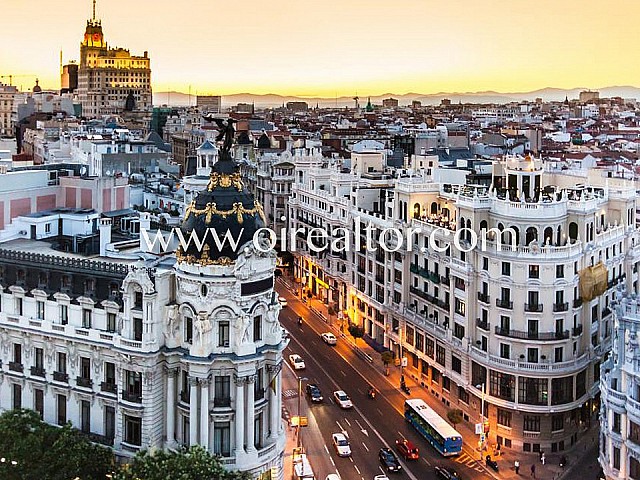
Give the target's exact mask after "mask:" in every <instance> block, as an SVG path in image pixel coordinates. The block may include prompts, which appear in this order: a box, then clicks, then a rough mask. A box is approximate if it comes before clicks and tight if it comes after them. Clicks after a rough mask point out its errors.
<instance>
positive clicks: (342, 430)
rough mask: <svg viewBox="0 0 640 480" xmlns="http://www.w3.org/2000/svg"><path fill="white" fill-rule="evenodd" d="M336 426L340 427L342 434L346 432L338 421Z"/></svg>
mask: <svg viewBox="0 0 640 480" xmlns="http://www.w3.org/2000/svg"><path fill="white" fill-rule="evenodd" d="M336 424H337V425H338V429H340V431H341V432H344V428H342V425H340V422H338V421H337V420H336Z"/></svg>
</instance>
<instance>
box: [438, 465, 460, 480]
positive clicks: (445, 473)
mask: <svg viewBox="0 0 640 480" xmlns="http://www.w3.org/2000/svg"><path fill="white" fill-rule="evenodd" d="M435 470H436V477H438V478H442V479H443V480H458V479H459V478H460V477H459V476H458V474H457V472H456V471H455V470H450V469H447V468H444V467H436V469H435Z"/></svg>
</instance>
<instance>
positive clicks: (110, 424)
mask: <svg viewBox="0 0 640 480" xmlns="http://www.w3.org/2000/svg"><path fill="white" fill-rule="evenodd" d="M104 436H105V437H107V438H108V439H109V440H110V441H112V442H113V439H114V438H115V436H116V409H115V408H114V407H104Z"/></svg>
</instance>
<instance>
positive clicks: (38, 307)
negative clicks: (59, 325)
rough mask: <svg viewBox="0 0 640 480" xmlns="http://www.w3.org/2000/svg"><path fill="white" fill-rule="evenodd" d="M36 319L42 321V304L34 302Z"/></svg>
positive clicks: (39, 301)
mask: <svg viewBox="0 0 640 480" xmlns="http://www.w3.org/2000/svg"><path fill="white" fill-rule="evenodd" d="M36 319H37V320H44V302H43V301H41V300H36Z"/></svg>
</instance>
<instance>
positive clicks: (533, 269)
mask: <svg viewBox="0 0 640 480" xmlns="http://www.w3.org/2000/svg"><path fill="white" fill-rule="evenodd" d="M529 278H540V265H529Z"/></svg>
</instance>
